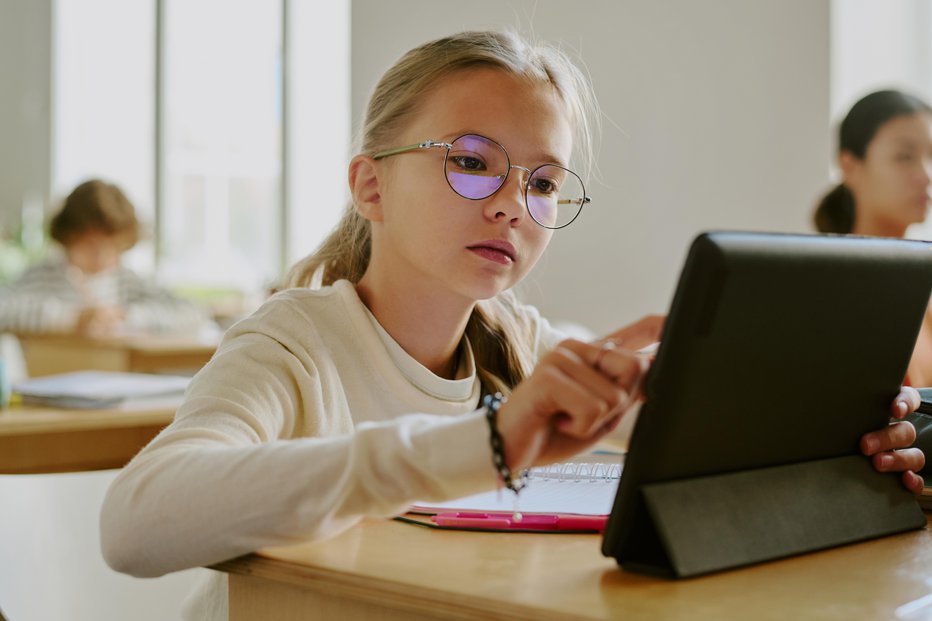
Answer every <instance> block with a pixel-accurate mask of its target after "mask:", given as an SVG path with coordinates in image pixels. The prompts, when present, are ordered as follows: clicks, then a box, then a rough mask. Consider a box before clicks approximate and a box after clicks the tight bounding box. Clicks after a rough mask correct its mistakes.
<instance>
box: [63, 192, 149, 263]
mask: <svg viewBox="0 0 932 621" xmlns="http://www.w3.org/2000/svg"><path fill="white" fill-rule="evenodd" d="M90 231H100V232H102V233H105V234H107V235H115V236H119V237H122V238H123V242H124V245H125V248H127V249H129V248H132V247H133V246H134V245H135V244H136V242H137V241H139V233H140V227H139V221H138V220H137V219H136V210H135V209H134V208H133V204H132V203H131V202H129V199H128V198H126V195H125V194H123V191H122V190H120V188H118V187H117V186H115V185H113V184H112V183H106V182H104V181H101V180H99V179H91V180H89V181H85V182H84V183H82V184H81V185H79V186H78V187H76V188H75V189H74V190H72V192H71V194H69V195H68V198H66V199H65V204H64V205H62V208H61V210H60V211H59V212H58V213H57V214H55V216H54V217H53V218H52V221H51V222H50V224H49V234H50V235H51V236H52V239H54V240H55V241H57V242H58V243H60V244H61V245H62V246H67V245H69V244H70V243H71V242H72V241H74V240H75V239H77V238H79V237H81V236H82V235H83V234H85V233H88V232H90Z"/></svg>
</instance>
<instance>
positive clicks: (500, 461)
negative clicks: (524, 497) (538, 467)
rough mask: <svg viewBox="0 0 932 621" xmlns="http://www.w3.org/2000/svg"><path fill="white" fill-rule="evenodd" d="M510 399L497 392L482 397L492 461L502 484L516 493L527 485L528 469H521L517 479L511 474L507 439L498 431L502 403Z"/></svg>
mask: <svg viewBox="0 0 932 621" xmlns="http://www.w3.org/2000/svg"><path fill="white" fill-rule="evenodd" d="M506 401H508V397H506V396H504V395H503V394H502V393H500V392H497V393H495V394H493V395H486V396H485V397H484V398H483V399H482V405H484V406H485V418H486V420H487V421H488V422H489V444H490V445H491V446H492V463H493V464H494V465H495V470H496V471H497V472H498V476H499V478H500V479H501V480H502V484H504V486H505V487H506V488H508V489H510V490H511V491H513V492H514V493H515V494H517V493H518V492H520V491H521V490H522V489H524V487H525V486H526V485H527V479H528V474H527V470H522V471H521V477H520V478H519V479H518V480H517V481H516V480H515V479H514V478H513V477H512V474H511V468H509V467H508V461H507V460H506V459H505V441H504V440H502V434H500V433H499V431H498V410H499V409H500V408H501V407H502V404H503V403H505V402H506Z"/></svg>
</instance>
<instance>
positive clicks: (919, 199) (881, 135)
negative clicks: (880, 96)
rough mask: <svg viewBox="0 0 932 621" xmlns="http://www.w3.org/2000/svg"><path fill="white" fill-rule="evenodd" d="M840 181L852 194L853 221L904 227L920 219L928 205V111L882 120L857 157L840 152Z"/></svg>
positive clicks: (931, 137) (931, 167) (931, 163)
mask: <svg viewBox="0 0 932 621" xmlns="http://www.w3.org/2000/svg"><path fill="white" fill-rule="evenodd" d="M842 169H843V171H844V173H845V185H847V186H848V188H849V189H850V190H851V191H852V192H853V193H854V198H855V204H856V205H857V214H856V220H857V221H858V222H860V221H861V220H867V221H870V222H875V223H879V224H880V225H881V226H886V227H891V228H893V227H896V228H901V229H904V230H905V228H906V227H907V226H909V225H910V224H915V223H917V222H922V221H923V220H924V219H925V217H926V212H927V210H928V208H929V179H930V175H932V114H926V113H921V114H915V115H910V116H900V117H895V118H893V119H891V120H889V121H887V122H886V123H884V124H883V125H882V126H881V127H880V129H878V130H877V133H876V134H875V135H874V138H873V139H872V140H871V142H870V144H869V145H868V146H867V151H866V152H865V154H864V159H863V160H858V159H857V158H855V157H854V156H853V155H852V154H850V153H848V154H843V155H842Z"/></svg>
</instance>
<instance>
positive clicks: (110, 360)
mask: <svg viewBox="0 0 932 621" xmlns="http://www.w3.org/2000/svg"><path fill="white" fill-rule="evenodd" d="M17 338H18V339H19V342H20V345H21V347H22V349H23V357H24V358H25V360H26V370H27V372H28V374H29V376H30V377H40V376H43V375H53V374H55V373H67V372H69V371H83V370H85V369H94V370H98V371H136V372H139V373H182V374H188V373H191V374H193V373H194V372H196V371H197V370H198V369H200V368H201V367H202V366H204V365H205V364H207V361H208V360H210V357H211V356H213V354H214V351H216V349H217V343H215V342H203V341H198V340H196V339H184V338H167V337H154V336H133V337H119V338H92V337H86V336H77V335H17Z"/></svg>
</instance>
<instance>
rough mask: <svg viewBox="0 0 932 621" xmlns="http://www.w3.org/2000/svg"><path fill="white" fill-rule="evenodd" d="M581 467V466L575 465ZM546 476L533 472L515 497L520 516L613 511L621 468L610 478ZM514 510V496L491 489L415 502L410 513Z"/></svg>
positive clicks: (601, 513)
mask: <svg viewBox="0 0 932 621" xmlns="http://www.w3.org/2000/svg"><path fill="white" fill-rule="evenodd" d="M574 465H577V466H579V465H584V464H574ZM585 472H586V471H585V470H583V474H582V475H581V476H576V477H573V476H560V477H555V476H546V475H542V474H539V473H534V474H533V475H532V476H531V478H530V479H529V481H528V485H527V487H525V488H524V489H522V490H521V493H520V494H519V495H518V498H517V508H518V510H519V511H521V513H573V514H578V515H608V514H610V513H611V512H612V505H613V504H614V501H615V492H616V491H617V490H618V481H619V478H618V477H619V476H620V474H621V466H620V465H616V467H615V469H614V470H612V471H611V472H610V474H609V476H602V475H601V472H602V471H601V470H600V471H599V472H600V474H599V476H588V475H586V474H585ZM514 510H515V495H514V494H513V493H512V492H510V491H508V490H505V489H501V490H492V491H489V492H483V493H481V494H474V495H472V496H466V497H464V498H457V499H455V500H450V501H447V502H434V503H430V502H417V503H415V504H414V505H413V506H412V507H411V509H410V511H411V512H412V513H428V514H433V513H439V512H442V511H504V512H510V511H514Z"/></svg>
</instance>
